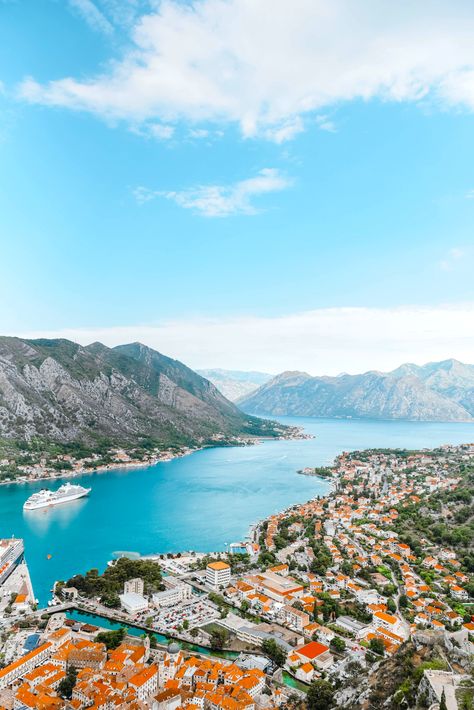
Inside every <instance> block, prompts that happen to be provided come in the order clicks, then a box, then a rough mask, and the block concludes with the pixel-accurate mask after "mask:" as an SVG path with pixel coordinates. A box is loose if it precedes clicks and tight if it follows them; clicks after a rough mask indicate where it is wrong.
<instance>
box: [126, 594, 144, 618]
mask: <svg viewBox="0 0 474 710" xmlns="http://www.w3.org/2000/svg"><path fill="white" fill-rule="evenodd" d="M120 603H121V604H122V606H123V608H124V609H125V611H126V612H127V613H128V614H132V615H134V614H138V613H139V612H140V611H145V609H148V602H147V600H146V599H145V597H142V596H141V594H136V593H135V592H128V593H127V594H120Z"/></svg>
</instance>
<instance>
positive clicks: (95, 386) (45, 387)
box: [0, 337, 271, 445]
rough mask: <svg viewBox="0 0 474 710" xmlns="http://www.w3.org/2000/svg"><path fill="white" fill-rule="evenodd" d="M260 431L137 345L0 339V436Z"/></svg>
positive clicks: (196, 436)
mask: <svg viewBox="0 0 474 710" xmlns="http://www.w3.org/2000/svg"><path fill="white" fill-rule="evenodd" d="M268 424H269V423H268V422H267V423H265V424H264V428H268ZM259 427H260V428H262V423H261V422H260V420H257V419H254V418H253V417H249V416H247V415H244V414H243V413H242V412H241V411H240V410H239V409H237V407H235V406H234V405H233V404H231V403H230V402H229V401H228V400H226V399H225V398H224V397H223V396H222V395H221V394H220V393H219V392H218V390H217V389H216V388H215V387H214V386H213V385H212V384H211V383H210V382H208V381H207V380H206V379H204V378H203V377H200V376H199V375H197V374H196V373H195V372H193V371H192V370H190V369H189V368H187V367H186V366H185V365H183V364H182V363H180V362H178V361H177V360H171V359H170V358H167V357H165V356H164V355H161V354H160V353H158V352H156V351H154V350H152V349H151V348H147V347H146V346H144V345H141V344H139V343H134V344H131V345H124V346H119V347H118V348H113V349H110V348H107V347H105V346H104V345H101V344H100V343H94V344H93V345H90V346H87V347H82V346H80V345H77V344H76V343H72V342H70V341H68V340H22V339H20V338H5V337H3V338H0V436H1V437H7V438H22V439H23V438H26V439H31V438H32V437H36V436H38V437H43V438H48V439H52V440H58V441H72V440H76V439H83V440H92V439H94V438H97V437H107V438H110V439H112V440H117V441H119V440H120V441H125V440H134V439H136V438H137V437H143V436H150V437H153V438H154V439H156V440H157V441H160V442H163V444H165V445H168V444H170V443H196V442H203V441H207V440H209V439H210V438H211V437H212V436H215V435H216V434H223V435H224V436H226V435H229V436H231V435H232V436H234V435H240V434H243V435H246V434H256V435H258V434H259V433H261V432H260V431H259ZM270 428H271V427H270ZM265 433H268V432H267V431H266V432H265Z"/></svg>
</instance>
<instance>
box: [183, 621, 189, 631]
mask: <svg viewBox="0 0 474 710" xmlns="http://www.w3.org/2000/svg"><path fill="white" fill-rule="evenodd" d="M183 629H184V630H185V631H187V630H188V629H189V621H188V620H187V619H185V620H184V621H183Z"/></svg>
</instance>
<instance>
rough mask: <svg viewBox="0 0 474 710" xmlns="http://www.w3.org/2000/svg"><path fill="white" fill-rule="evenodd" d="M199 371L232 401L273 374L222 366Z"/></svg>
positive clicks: (269, 378)
mask: <svg viewBox="0 0 474 710" xmlns="http://www.w3.org/2000/svg"><path fill="white" fill-rule="evenodd" d="M197 372H198V373H199V374H200V375H202V376H203V377H205V378H206V379H208V380H209V381H210V382H212V383H213V384H214V385H215V386H216V387H217V389H218V390H219V391H220V392H222V394H223V395H224V396H225V397H227V399H229V400H230V401H231V402H235V401H236V400H237V399H239V398H240V397H242V396H244V395H246V394H250V392H253V391H255V390H256V389H258V387H260V385H262V384H265V382H268V380H271V378H272V377H273V375H269V374H268V373H266V372H258V371H255V370H252V371H244V370H225V369H222V368H209V369H205V370H197Z"/></svg>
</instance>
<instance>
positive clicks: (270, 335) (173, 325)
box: [16, 304, 474, 375]
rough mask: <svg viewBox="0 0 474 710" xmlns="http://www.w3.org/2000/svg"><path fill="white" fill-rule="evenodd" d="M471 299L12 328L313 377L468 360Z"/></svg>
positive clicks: (472, 332)
mask: <svg viewBox="0 0 474 710" xmlns="http://www.w3.org/2000/svg"><path fill="white" fill-rule="evenodd" d="M473 323H474V304H459V305H446V306H438V307H432V308H430V307H427V306H405V307H400V308H385V309H384V308H323V309H319V310H314V311H307V312H302V313H294V314H290V315H284V316H279V317H274V318H269V317H258V316H242V317H228V318H215V319H211V318H187V319H183V320H175V321H169V322H165V323H161V324H157V325H135V326H123V327H116V328H95V329H93V328H90V329H69V330H62V331H55V332H47V333H45V332H43V331H42V332H37V333H16V334H17V335H23V336H27V337H65V338H70V339H71V340H75V341H77V342H80V343H82V344H84V345H85V344H87V343H90V342H93V341H95V340H100V341H101V342H103V343H105V344H106V345H109V346H113V345H118V344H120V343H125V342H132V341H136V340H139V341H141V342H143V343H146V344H147V345H150V346H151V347H153V348H156V349H157V350H159V351H160V352H163V353H165V354H166V355H169V356H171V357H174V358H178V359H179V360H182V361H183V362H185V363H186V364H187V365H189V366H191V367H194V368H203V367H226V368H229V369H236V370H238V369H241V370H261V371H263V372H273V373H277V372H282V371H283V370H288V369H291V370H296V369H297V370H304V371H307V372H309V373H311V374H333V375H336V374H338V373H339V372H343V371H344V372H350V373H356V372H364V371H366V370H369V369H380V370H390V369H393V368H395V367H397V366H398V365H400V364H401V363H404V362H415V363H417V364H423V363H425V362H429V361H434V360H443V359H447V358H450V357H456V358H458V359H459V360H462V361H464V362H470V363H474V329H473V327H472V324H473Z"/></svg>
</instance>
